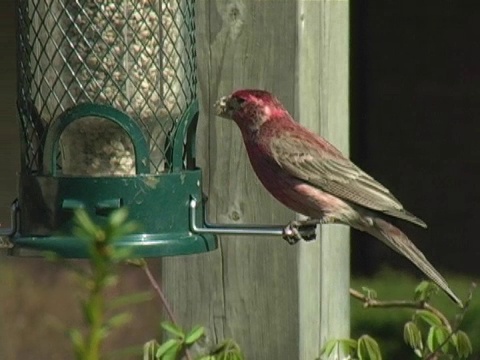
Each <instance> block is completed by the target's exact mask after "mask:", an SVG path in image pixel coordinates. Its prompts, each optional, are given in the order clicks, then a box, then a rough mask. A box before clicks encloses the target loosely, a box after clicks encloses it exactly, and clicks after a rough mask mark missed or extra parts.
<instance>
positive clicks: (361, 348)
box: [357, 335, 382, 360]
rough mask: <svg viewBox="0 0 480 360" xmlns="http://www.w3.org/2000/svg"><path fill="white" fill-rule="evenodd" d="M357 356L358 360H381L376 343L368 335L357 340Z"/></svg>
mask: <svg viewBox="0 0 480 360" xmlns="http://www.w3.org/2000/svg"><path fill="white" fill-rule="evenodd" d="M357 356H358V359H359V360H382V354H381V353H380V347H379V346H378V343H377V342H376V341H375V340H374V339H373V338H372V337H371V336H368V335H362V336H360V338H359V339H358V348H357Z"/></svg>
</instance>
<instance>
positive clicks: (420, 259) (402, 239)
mask: <svg viewBox="0 0 480 360" xmlns="http://www.w3.org/2000/svg"><path fill="white" fill-rule="evenodd" d="M372 221H373V225H372V226H369V227H367V228H366V229H365V231H367V232H368V233H370V234H371V235H373V236H374V237H376V238H377V239H379V240H381V241H382V242H383V243H385V244H386V245H388V246H389V247H390V248H392V249H393V250H395V251H396V252H398V253H399V254H401V255H403V256H405V257H406V258H407V259H408V260H410V261H411V262H412V263H413V264H414V265H415V266H416V267H417V268H419V269H420V270H421V271H422V272H423V273H424V274H425V275H427V276H428V277H429V278H430V279H431V280H432V281H433V282H435V284H437V285H438V286H439V287H440V288H441V289H442V290H443V291H445V293H446V294H447V295H448V296H449V297H450V298H451V299H452V300H453V301H454V302H456V303H457V304H458V305H459V306H460V307H463V303H462V301H461V300H460V299H459V298H458V297H457V296H456V295H455V293H454V292H453V291H452V290H451V289H450V287H449V286H448V284H447V281H446V280H445V279H444V278H443V276H442V275H440V273H439V272H438V271H437V270H436V269H435V268H434V267H433V265H432V264H430V262H429V261H428V260H427V258H426V257H425V255H423V253H422V252H421V251H420V250H419V249H418V248H417V247H416V246H415V244H413V243H412V242H411V241H410V239H409V238H408V237H407V236H406V235H405V234H404V233H403V232H402V231H400V229H398V228H396V227H395V226H393V225H392V224H390V223H388V222H386V221H385V220H382V219H380V218H372Z"/></svg>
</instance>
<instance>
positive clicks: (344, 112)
mask: <svg viewBox="0 0 480 360" xmlns="http://www.w3.org/2000/svg"><path fill="white" fill-rule="evenodd" d="M333 3H338V7H337V6H335V5H334V4H333ZM347 24H348V3H347V2H346V1H342V2H340V1H301V0H297V1H293V0H292V1H290V0H289V1H273V0H263V1H247V0H229V1H225V0H217V1H199V2H197V50H198V56H199V59H198V65H199V74H198V75H199V87H200V103H201V104H200V109H201V119H200V124H199V129H198V132H197V157H198V158H199V165H200V166H201V167H202V169H203V173H204V189H205V192H206V193H207V194H208V196H209V201H208V209H209V218H210V219H209V220H210V221H212V222H220V223H235V224H241V223H263V224H265V223H271V224H286V223H287V222H288V221H290V220H292V219H293V218H294V217H295V214H294V213H293V212H291V211H290V210H288V209H286V208H285V207H283V206H282V205H280V204H279V203H278V202H277V201H276V200H274V199H273V198H272V197H271V196H270V195H269V194H268V193H267V192H266V191H265V190H264V189H263V187H262V186H261V184H260V183H259V181H258V180H257V179H256V177H255V175H254V173H253V171H252V169H251V167H250V164H249V161H248V159H247V157H246V152H245V149H244V145H243V142H242V139H241V134H240V131H239V130H238V129H237V127H236V126H235V124H234V123H233V122H231V121H227V120H223V119H219V118H216V117H215V116H214V113H213V109H212V105H213V103H214V102H215V101H216V99H218V97H220V96H222V95H226V94H229V93H231V92H232V91H233V90H235V89H239V88H260V89H266V90H269V91H271V92H273V93H274V94H275V95H276V96H277V97H278V98H279V99H280V101H282V102H283V103H284V104H285V106H286V107H287V108H288V109H289V110H290V112H291V113H292V114H295V116H297V117H298V119H299V120H300V121H301V122H302V123H303V124H305V125H306V126H309V127H311V128H312V129H313V130H315V131H320V132H322V133H323V134H324V135H326V136H327V137H328V138H329V139H330V140H332V142H334V143H335V144H336V145H338V146H340V148H341V149H342V150H347V148H348V146H347V140H348V131H347V128H348V106H347V104H348V91H347V90H348V76H347V75H348V71H347V64H348V35H347V34H348V26H347ZM315 57H318V59H315ZM324 66H325V68H324ZM307 67H308V68H307ZM309 69H310V70H309ZM331 72H335V73H331ZM347 239H348V230H346V228H342V229H341V230H340V229H337V227H329V228H328V229H323V230H322V234H321V242H320V241H316V242H312V243H310V244H301V245H298V244H297V245H296V246H290V245H288V244H287V243H286V242H285V241H284V240H282V239H281V238H275V237H272V238H266V237H239V236H229V237H227V236H224V237H222V239H221V243H220V248H219V249H218V250H217V251H214V252H212V253H208V254H200V255H192V256H185V257H175V258H167V259H164V260H163V266H162V277H163V285H164V288H165V290H166V293H167V296H168V298H169V300H170V302H171V303H172V305H173V308H174V311H175V313H176V314H177V316H178V318H179V319H180V321H181V324H182V326H185V327H189V326H192V325H194V324H201V325H204V326H206V327H207V328H208V330H209V334H210V342H212V343H213V342H219V341H221V340H222V339H225V338H233V339H235V340H236V341H237V342H238V343H239V344H240V346H241V348H242V349H243V350H244V352H245V355H246V358H247V359H259V360H260V359H266V360H270V359H288V360H290V359H302V360H307V359H308V360H313V359H315V358H316V357H318V356H319V350H320V347H321V342H323V341H324V340H325V339H329V338H331V337H332V336H333V337H346V336H348V335H349V334H348V329H349V311H348V303H349V295H348V271H349V265H348V264H349V260H348V251H349V250H348V241H347Z"/></svg>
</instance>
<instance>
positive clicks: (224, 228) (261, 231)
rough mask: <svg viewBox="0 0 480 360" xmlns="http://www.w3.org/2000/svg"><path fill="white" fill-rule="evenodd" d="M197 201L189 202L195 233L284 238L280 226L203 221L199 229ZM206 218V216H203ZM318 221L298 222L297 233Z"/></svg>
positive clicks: (301, 232) (282, 227) (191, 225)
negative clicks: (203, 224) (203, 223)
mask: <svg viewBox="0 0 480 360" xmlns="http://www.w3.org/2000/svg"><path fill="white" fill-rule="evenodd" d="M197 209H198V201H197V200H196V199H194V198H192V199H191V200H190V229H191V230H192V231H193V232H195V233H209V234H222V235H267V236H268V235H270V236H272V235H273V236H285V235H286V234H285V226H282V225H255V224H242V225H232V224H211V223H209V222H208V221H207V220H205V226H203V227H201V226H199V225H198V224H197ZM205 217H206V216H205ZM318 223H319V221H318V220H306V221H299V224H300V226H299V227H298V231H299V233H300V234H301V235H303V234H304V233H306V232H307V231H308V230H310V231H311V227H312V226H316V225H317V224H318Z"/></svg>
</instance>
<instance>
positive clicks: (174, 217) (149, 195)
mask: <svg viewBox="0 0 480 360" xmlns="http://www.w3.org/2000/svg"><path fill="white" fill-rule="evenodd" d="M20 185H21V186H20V197H19V226H18V227H19V228H18V231H17V234H16V235H15V236H14V237H13V238H12V243H13V245H14V248H13V249H12V250H11V251H10V252H11V253H12V254H13V255H20V256H21V255H24V254H25V255H29V253H30V250H34V253H38V252H43V251H53V252H55V253H57V254H59V255H61V256H63V257H67V258H85V257H88V249H87V246H86V243H85V241H84V240H81V239H79V238H76V237H74V236H72V235H71V234H72V230H73V227H74V222H73V214H74V211H75V210H76V209H84V210H85V211H86V212H87V213H88V214H89V216H90V217H91V218H92V220H93V221H94V222H95V223H97V224H99V225H103V224H104V223H106V219H107V217H108V215H109V214H110V213H111V212H112V211H114V210H115V209H118V208H120V207H127V209H128V211H129V220H133V221H135V222H136V223H138V224H139V233H135V234H131V235H128V236H125V237H123V238H121V239H119V240H118V242H117V246H119V247H126V248H129V249H131V251H132V257H159V256H173V255H187V254H195V253H201V252H206V251H211V250H214V249H216V248H217V240H216V237H215V236H214V235H213V234H208V233H202V234H197V233H194V232H192V231H191V229H190V214H189V209H190V208H189V204H190V199H191V198H192V197H194V198H196V199H202V191H201V171H200V170H198V169H197V170H184V171H180V172H177V173H168V174H161V175H136V176H128V177H62V176H22V177H21V180H20ZM195 221H196V222H197V223H199V224H202V223H205V219H204V211H203V204H201V206H200V208H199V211H198V213H197V215H196V218H195Z"/></svg>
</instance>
